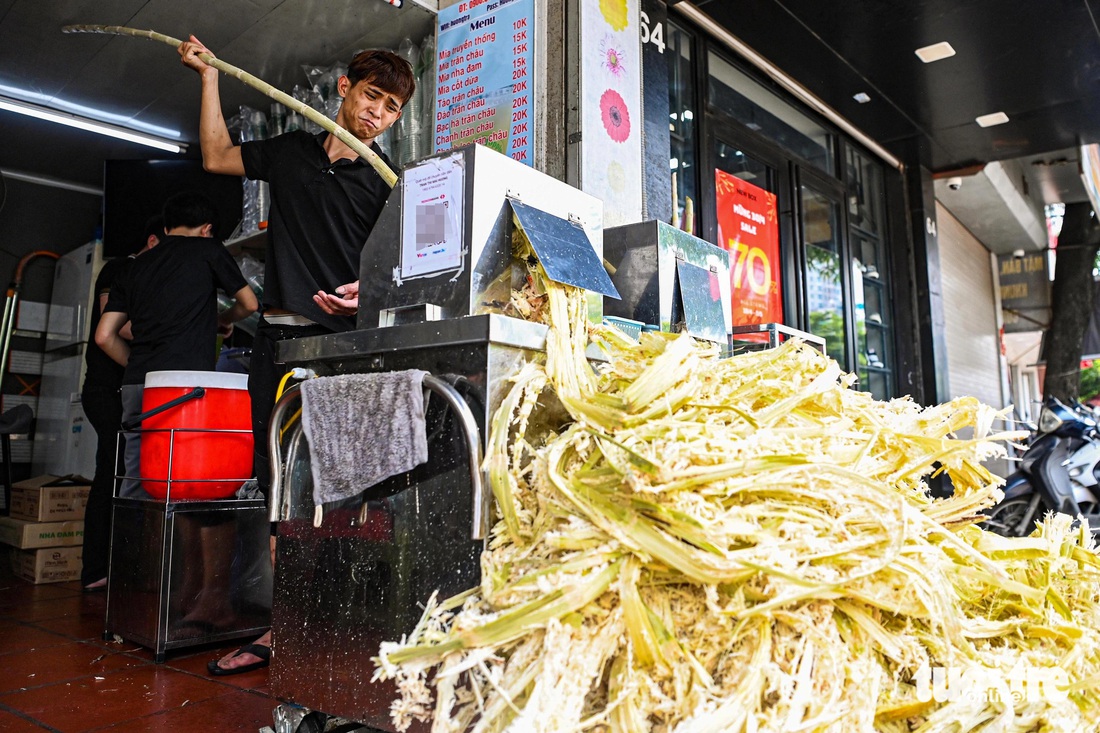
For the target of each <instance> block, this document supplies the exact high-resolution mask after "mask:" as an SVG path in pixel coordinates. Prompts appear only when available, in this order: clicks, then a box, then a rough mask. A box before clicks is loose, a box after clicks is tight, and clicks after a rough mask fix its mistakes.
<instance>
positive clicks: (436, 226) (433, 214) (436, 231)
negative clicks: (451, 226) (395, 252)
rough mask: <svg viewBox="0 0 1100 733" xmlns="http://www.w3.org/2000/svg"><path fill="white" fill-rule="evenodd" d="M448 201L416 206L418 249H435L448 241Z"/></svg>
mask: <svg viewBox="0 0 1100 733" xmlns="http://www.w3.org/2000/svg"><path fill="white" fill-rule="evenodd" d="M448 203H449V202H447V201H442V202H439V203H432V204H417V205H416V249H417V250H422V249H426V248H428V247H434V246H435V245H437V244H439V243H440V242H445V241H446V240H447V208H448Z"/></svg>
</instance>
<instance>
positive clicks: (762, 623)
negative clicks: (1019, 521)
mask: <svg viewBox="0 0 1100 733" xmlns="http://www.w3.org/2000/svg"><path fill="white" fill-rule="evenodd" d="M540 289H542V290H544V291H545V293H546V295H547V297H548V298H549V302H548V304H547V307H546V309H545V310H546V312H548V313H549V314H550V323H551V326H552V329H551V334H550V337H549V340H548V357H547V364H546V365H545V366H542V365H537V364H529V365H527V366H526V367H524V368H523V369H522V371H521V372H520V373H519V374H518V375H516V377H515V379H514V387H513V388H512V390H511V392H510V393H509V394H508V395H507V397H506V398H505V400H504V402H503V404H502V406H501V408H500V410H499V412H498V413H497V415H496V418H495V421H494V424H493V426H492V433H491V439H490V450H489V455H488V456H487V459H486V460H487V465H488V469H489V473H490V477H491V480H492V483H493V489H494V495H495V498H496V504H497V509H498V513H499V517H500V521H499V522H498V523H497V525H496V527H495V529H494V534H493V539H492V541H491V543H490V547H489V550H488V551H487V552H486V553H485V554H484V556H483V560H482V583H481V587H480V588H476V589H473V590H471V591H469V592H467V593H464V594H461V595H459V596H457V597H454V598H451V599H447V600H442V601H439V600H438V599H434V598H433V599H432V601H431V602H430V603H429V606H428V608H427V609H426V610H425V613H424V615H423V617H422V619H421V621H420V623H419V624H418V626H417V628H416V629H415V631H414V632H413V633H412V634H411V635H409V636H408V637H407V638H405V639H403V640H401V641H400V642H399V643H397V642H392V643H386V644H383V646H382V648H381V650H380V653H379V657H378V659H377V663H378V669H377V671H376V676H377V677H380V678H383V679H393V680H395V681H396V683H397V687H398V690H399V691H400V699H398V700H396V701H395V702H394V703H393V707H392V714H393V720H394V722H395V724H396V725H397V727H398V728H399V729H402V730H403V729H405V728H406V727H407V726H409V725H410V724H411V722H412V720H413V719H414V718H415V719H419V720H431V721H432V731H433V733H441V732H442V731H455V732H457V731H466V730H473V731H514V732H517V733H518V732H523V733H528V732H539V731H587V730H591V731H612V732H619V731H623V732H626V731H631V732H633V731H639V732H641V731H654V732H662V733H663V732H673V731H677V732H678V731H692V732H693V733H696V732H699V733H702V732H712V733H727V732H736V731H775V732H777V733H778V732H781V731H782V732H788V731H837V732H838V733H852V732H853V731H873V730H874V731H927V732H932V731H975V730H984V731H989V732H990V733H993V732H995V731H996V732H1000V731H1058V732H1059V733H1065V732H1068V731H1082V732H1084V731H1095V730H1096V726H1097V721H1098V720H1100V697H1098V694H1097V686H1098V685H1100V560H1098V558H1097V554H1096V552H1095V551H1094V548H1093V545H1092V541H1091V539H1090V536H1089V535H1088V532H1087V529H1083V528H1080V527H1076V526H1074V525H1073V524H1072V523H1071V522H1070V520H1069V518H1067V517H1056V518H1049V519H1047V520H1046V521H1045V522H1044V523H1043V524H1042V525H1041V526H1040V527H1039V528H1038V530H1037V531H1036V533H1035V534H1034V535H1033V536H1032V537H1030V538H1026V539H1005V538H1002V537H999V536H997V535H994V534H992V533H989V532H986V531H984V530H983V529H981V528H980V527H979V526H978V525H977V523H978V522H979V521H980V519H981V515H980V511H981V510H982V509H983V508H985V507H988V506H990V505H991V504H992V503H994V502H995V501H996V500H997V498H998V497H999V496H1000V492H999V490H998V488H997V487H998V485H999V483H1000V480H999V479H998V478H997V477H995V476H993V475H992V474H990V473H989V472H988V471H987V470H986V469H985V468H984V467H983V466H982V465H981V462H982V461H983V460H985V459H987V458H990V457H992V456H994V455H997V454H998V453H999V452H1000V451H1001V445H1002V443H1003V441H1004V440H1006V439H1011V438H1012V437H1014V434H994V433H993V426H994V425H995V424H996V422H997V420H998V419H999V415H998V414H997V413H996V412H995V411H993V410H992V409H991V408H988V407H985V406H983V405H980V404H979V403H978V402H977V401H976V400H974V399H969V398H965V399H958V400H954V401H952V402H949V403H946V404H943V405H938V406H934V407H929V408H921V407H919V406H918V405H916V404H915V403H913V402H912V401H911V400H908V399H899V400H893V401H890V402H880V401H876V400H874V399H872V398H871V397H870V396H869V395H868V394H866V393H863V392H858V391H855V390H853V389H851V388H850V387H851V386H852V384H853V380H854V378H853V377H852V376H851V375H848V374H844V373H842V371H841V369H840V368H839V367H838V365H837V364H836V363H835V362H833V361H831V360H830V359H828V358H827V357H825V356H823V355H821V354H820V353H818V352H816V351H814V350H813V349H811V348H809V347H808V346H806V345H805V344H802V343H798V342H794V341H792V342H788V343H787V344H785V345H784V346H782V347H780V348H778V349H771V350H765V351H758V352H754V353H749V354H744V355H739V356H734V357H732V358H728V359H719V358H717V354H716V353H715V351H714V349H713V348H711V347H709V346H706V345H702V344H701V343H697V342H695V341H694V340H693V339H691V338H689V337H687V336H682V335H681V336H677V335H671V334H662V333H646V334H643V336H642V338H641V341H640V343H635V342H633V341H632V340H631V339H628V338H626V337H625V336H622V335H621V334H619V333H618V332H617V331H614V330H612V329H602V328H600V329H596V331H595V334H594V335H595V338H596V339H597V340H598V341H600V342H601V343H602V345H603V347H604V349H605V350H606V352H607V356H608V361H607V362H606V363H603V364H599V365H598V366H597V367H596V369H595V371H593V369H592V367H589V366H588V365H587V362H586V361H585V360H584V356H583V346H584V343H585V341H586V340H587V337H588V334H587V333H586V332H585V329H584V326H583V322H584V310H585V309H584V305H583V298H582V297H581V294H580V293H577V292H575V291H571V289H569V288H567V287H563V286H559V285H554V284H552V283H547V282H545V281H540ZM960 433H963V434H968V436H969V437H966V438H965V439H964V438H962V437H959V435H960ZM937 470H942V471H946V473H947V474H948V475H949V476H950V479H951V483H952V485H953V486H954V494H953V496H951V497H950V498H948V499H932V498H930V496H929V494H928V487H927V484H926V483H925V481H926V479H927V477H928V476H930V475H931V474H932V473H933V472H935V471H937ZM945 681H946V682H947V683H949V684H945Z"/></svg>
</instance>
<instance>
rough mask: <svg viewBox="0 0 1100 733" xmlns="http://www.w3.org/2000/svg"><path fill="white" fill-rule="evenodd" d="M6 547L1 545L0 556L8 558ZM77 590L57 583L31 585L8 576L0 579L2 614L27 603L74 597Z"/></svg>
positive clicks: (0, 609) (0, 610) (0, 612)
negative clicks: (62, 586)
mask: <svg viewBox="0 0 1100 733" xmlns="http://www.w3.org/2000/svg"><path fill="white" fill-rule="evenodd" d="M4 549H5V548H3V547H2V546H0V558H4V559H5V560H6V553H5V552H3V550H4ZM74 595H76V592H75V591H73V590H71V589H69V588H61V587H59V586H57V585H52V584H45V585H31V584H30V583H27V582H25V581H22V580H19V579H18V578H10V577H9V578H7V579H4V580H2V581H0V615H7V614H8V609H10V608H14V607H17V606H24V605H26V604H27V603H35V602H37V601H48V600H54V599H57V598H72V597H73V596H74Z"/></svg>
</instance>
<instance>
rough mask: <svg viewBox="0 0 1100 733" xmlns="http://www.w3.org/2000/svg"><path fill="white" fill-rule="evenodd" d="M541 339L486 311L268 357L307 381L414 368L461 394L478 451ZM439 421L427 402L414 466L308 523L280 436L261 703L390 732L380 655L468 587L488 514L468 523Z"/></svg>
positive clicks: (442, 415) (457, 464) (301, 468)
mask: <svg viewBox="0 0 1100 733" xmlns="http://www.w3.org/2000/svg"><path fill="white" fill-rule="evenodd" d="M546 332H547V329H546V327H545V326H541V325H538V324H533V323H527V322H524V321H519V320H517V319H513V318H508V317H505V316H500V315H496V314H489V315H480V316H471V317H467V318H459V319H455V320H449V321H436V322H424V323H414V324H407V325H402V326H394V327H389V328H377V329H370V330H363V331H353V332H349V333H343V334H332V335H328V336H317V337H313V338H306V339H297V340H294V341H288V342H284V343H282V344H280V348H279V357H280V360H284V361H285V362H286V363H287V364H288V365H290V366H297V367H307V368H310V369H312V370H314V371H315V372H316V373H317V374H318V375H319V376H326V375H332V374H347V373H358V372H381V371H395V370H402V369H424V370H427V371H429V372H431V374H432V375H435V376H437V377H439V378H440V379H442V380H445V381H446V382H448V383H450V384H453V385H455V389H456V390H457V391H459V392H461V393H463V397H464V399H465V402H466V403H467V404H468V405H469V408H470V412H471V413H472V417H473V421H474V422H475V423H476V425H477V429H478V432H479V433H480V437H479V438H478V439H479V440H480V441H482V445H483V446H484V440H485V439H486V436H487V430H486V428H487V425H488V423H489V420H490V418H491V416H492V414H493V412H494V411H495V410H496V408H497V407H498V406H499V405H500V403H501V401H502V400H503V398H504V395H505V393H506V391H507V389H508V386H509V384H508V381H507V380H508V378H509V377H510V376H512V375H514V374H515V373H516V372H517V371H518V370H519V369H520V368H521V367H522V365H523V364H524V363H526V362H527V361H530V360H532V359H538V358H541V352H542V351H543V350H544V348H545V342H546ZM287 409H290V410H292V409H294V408H293V405H290V406H289V407H288V408H287ZM350 409H352V408H350V407H349V410H350ZM278 412H279V408H277V410H276V413H278ZM449 412H453V409H452V407H451V406H446V408H445V409H444V405H443V403H442V401H440V400H437V398H436V397H435V396H432V398H431V400H430V401H429V403H428V430H429V433H430V437H429V441H428V456H429V457H428V462H427V463H426V464H424V465H422V466H420V467H418V468H416V469H414V470H413V471H411V472H409V473H408V474H403V475H401V476H397V477H394V478H392V479H388V480H386V481H384V482H382V483H380V484H377V485H375V486H373V487H370V488H369V489H367V490H366V492H365V493H364V494H363V495H362V496H361V497H359V498H357V499H355V500H351V501H349V502H344V503H342V504H339V505H334V506H330V505H326V506H325V507H324V513H323V520H322V521H321V524H320V526H314V522H313V519H314V513H315V508H314V506H313V497H312V483H311V479H310V470H309V464H308V450H307V449H306V446H305V443H304V441H301V440H299V439H297V438H295V437H294V436H291V435H289V434H288V440H289V442H290V444H291V448H290V449H289V450H288V453H287V455H286V456H285V461H284V465H285V473H284V479H285V480H284V481H283V482H282V484H281V491H280V493H279V494H277V495H275V496H274V497H273V501H274V502H275V505H276V511H277V517H276V518H277V519H279V520H281V521H279V529H278V543H277V558H276V579H275V592H274V601H273V612H272V629H273V637H274V651H275V653H274V655H273V657H272V664H271V673H270V684H271V690H272V694H273V695H274V696H276V697H278V698H281V699H284V700H289V701H292V702H294V703H297V704H299V705H303V706H305V707H307V708H310V709H313V710H320V711H323V712H325V713H328V714H330V715H336V716H339V717H343V718H347V719H350V720H356V721H361V722H363V723H366V724H368V725H371V726H374V727H377V728H381V729H383V730H393V728H392V725H391V723H390V720H389V706H390V703H391V702H392V701H393V700H394V699H396V697H397V693H396V690H395V689H394V688H393V687H392V685H389V684H383V683H372V682H371V681H370V679H371V676H372V674H373V670H374V664H373V662H372V661H371V658H372V657H373V656H375V655H376V654H377V652H378V647H379V644H380V643H381V642H382V641H392V640H398V639H400V638H401V637H402V635H404V634H407V633H409V632H410V631H411V630H412V628H413V627H414V625H415V623H416V621H417V620H418V619H419V617H420V614H421V613H422V610H423V606H424V604H425V603H426V602H427V601H428V599H429V598H430V597H431V595H432V593H433V592H437V591H438V593H439V596H440V598H446V597H448V596H450V595H453V594H455V593H459V592H461V591H464V590H467V589H469V588H472V587H475V586H477V585H478V584H479V583H480V581H481V567H480V555H481V552H482V550H483V549H484V546H485V542H484V539H483V538H484V537H485V534H484V532H485V524H484V522H485V520H486V519H487V517H485V516H484V515H482V516H480V517H479V516H478V509H477V508H478V506H479V505H480V502H481V499H480V498H479V497H477V496H475V495H474V492H473V487H472V486H471V480H470V468H471V467H470V453H469V451H468V450H467V446H466V443H465V440H464V436H461V435H459V433H460V432H461V431H458V430H455V429H452V428H453V427H457V426H450V427H449V426H448V416H447V413H449ZM349 418H350V419H353V418H351V416H349ZM475 470H479V467H475ZM483 489H484V490H485V491H488V487H487V485H486V486H484V487H483ZM420 729H421V730H426V728H420Z"/></svg>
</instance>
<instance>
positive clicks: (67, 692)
mask: <svg viewBox="0 0 1100 733" xmlns="http://www.w3.org/2000/svg"><path fill="white" fill-rule="evenodd" d="M2 550H6V548H0V731H4V732H5V733H24V732H26V731H43V730H46V731H58V732H60V733H81V732H83V731H110V732H111V733H115V732H120V733H121V732H122V731H127V732H129V731H142V732H143V733H145V732H149V731H172V732H175V731H199V730H201V731H211V732H215V733H216V732H219V731H253V732H255V731H258V730H259V729H260V728H262V727H263V726H269V725H271V724H272V710H273V708H274V707H275V706H276V705H278V704H279V703H278V700H275V699H274V698H272V697H270V696H269V694H268V688H267V670H266V669H261V670H256V671H253V672H248V673H245V674H240V675H235V676H232V677H219V678H213V677H210V676H209V675H208V674H207V672H206V663H207V662H208V661H209V660H211V659H215V658H217V657H219V656H221V655H222V654H224V653H225V652H227V651H229V650H231V649H232V648H233V647H232V646H225V647H222V648H209V647H208V648H205V649H202V650H200V651H191V650H186V649H185V650H181V651H178V652H175V653H169V654H168V658H167V661H166V662H165V663H164V664H154V663H153V656H152V654H151V653H150V652H149V651H148V650H146V649H142V648H141V647H138V646H137V645H135V644H131V643H125V642H124V643H121V644H118V643H113V642H105V641H103V639H102V633H103V615H104V610H105V606H106V596H105V594H103V593H82V592H81V589H80V585H79V583H59V584H53V585H38V586H35V585H31V584H29V583H26V582H24V581H22V580H19V579H17V578H15V577H13V576H12V574H11V571H10V569H9V565H8V562H7V557H6V552H3V551H2ZM243 641H248V640H247V639H246V640H243ZM234 646H236V645H234Z"/></svg>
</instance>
